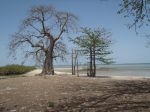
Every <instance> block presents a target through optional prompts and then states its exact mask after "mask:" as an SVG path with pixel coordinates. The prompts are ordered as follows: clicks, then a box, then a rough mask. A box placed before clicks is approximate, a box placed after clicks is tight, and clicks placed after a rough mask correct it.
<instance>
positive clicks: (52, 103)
mask: <svg viewBox="0 0 150 112" xmlns="http://www.w3.org/2000/svg"><path fill="white" fill-rule="evenodd" d="M47 105H48V107H54V106H55V103H54V102H51V101H49V102H48V103H47Z"/></svg>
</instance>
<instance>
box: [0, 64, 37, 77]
mask: <svg viewBox="0 0 150 112" xmlns="http://www.w3.org/2000/svg"><path fill="white" fill-rule="evenodd" d="M34 69H36V68H35V67H34V66H24V65H7V66H3V67H0V76H12V75H13V76H16V75H20V74H24V73H27V72H30V71H32V70H34Z"/></svg>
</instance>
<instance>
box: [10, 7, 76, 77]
mask: <svg viewBox="0 0 150 112" xmlns="http://www.w3.org/2000/svg"><path fill="white" fill-rule="evenodd" d="M76 21H77V17H76V16H75V15H73V14H72V13H68V12H62V11H58V10H56V9H55V8H53V7H52V6H36V7H32V8H31V10H30V11H29V14H28V16H27V17H26V18H25V19H24V20H23V22H22V24H21V27H20V29H19V31H18V32H16V33H15V34H14V35H13V36H12V39H11V41H10V45H9V48H10V51H11V53H15V52H16V51H17V49H19V48H21V47H22V48H24V49H25V50H23V51H24V54H25V57H26V58H28V57H30V56H33V57H35V58H36V59H37V60H38V61H39V62H43V70H42V73H41V75H44V74H52V75H54V67H53V60H54V59H56V58H57V57H59V58H62V59H63V58H64V55H65V53H66V49H65V48H66V47H65V44H64V43H63V39H64V38H65V36H66V35H65V34H67V33H69V32H70V31H73V30H75V29H76ZM66 37H67V36H66Z"/></svg>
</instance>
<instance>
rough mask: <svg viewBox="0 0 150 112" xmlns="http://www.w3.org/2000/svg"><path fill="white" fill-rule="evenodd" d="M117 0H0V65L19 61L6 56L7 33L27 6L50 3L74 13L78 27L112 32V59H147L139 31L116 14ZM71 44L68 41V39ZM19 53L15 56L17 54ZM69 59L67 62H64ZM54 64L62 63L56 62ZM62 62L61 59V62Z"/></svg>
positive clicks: (16, 26)
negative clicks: (129, 27) (102, 28)
mask: <svg viewBox="0 0 150 112" xmlns="http://www.w3.org/2000/svg"><path fill="white" fill-rule="evenodd" d="M119 1H120V0H108V1H107V2H102V1H100V0H0V51H1V52H0V66H1V65H7V64H12V63H21V59H19V58H18V60H15V61H14V60H12V59H11V58H8V43H9V39H10V38H11V35H12V34H13V33H14V32H16V31H18V29H19V25H20V23H21V21H22V20H23V19H24V18H25V17H26V16H27V13H28V10H29V9H30V8H31V7H32V6H36V5H52V6H53V7H55V8H56V9H57V10H61V11H67V12H71V13H73V14H75V15H77V16H78V18H79V21H78V24H79V26H81V27H90V28H97V27H100V28H101V27H104V28H106V29H107V30H109V31H110V32H112V37H111V39H112V40H113V45H112V46H111V49H112V51H113V54H112V55H111V56H112V57H113V58H114V61H116V63H150V48H146V47H145V46H146V44H147V40H146V38H144V37H143V35H144V33H146V29H144V28H143V29H141V30H140V32H142V33H143V34H140V35H136V33H135V30H134V29H131V30H129V29H128V28H127V26H126V24H128V23H129V22H130V20H129V19H125V18H123V17H122V16H121V15H118V14H117V11H118V9H119ZM70 44H71V43H70ZM18 57H19V56H18ZM68 63H70V62H67V64H68ZM57 64H62V63H61V62H57ZM63 64H65V63H63Z"/></svg>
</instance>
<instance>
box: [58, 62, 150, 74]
mask: <svg viewBox="0 0 150 112" xmlns="http://www.w3.org/2000/svg"><path fill="white" fill-rule="evenodd" d="M56 67H57V68H71V65H61V66H56ZM80 68H84V69H86V68H87V67H86V66H80ZM80 73H84V74H86V70H85V71H81V72H79V74H80ZM96 75H97V76H142V77H150V63H146V64H145V63H142V64H112V65H97V74H96Z"/></svg>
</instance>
